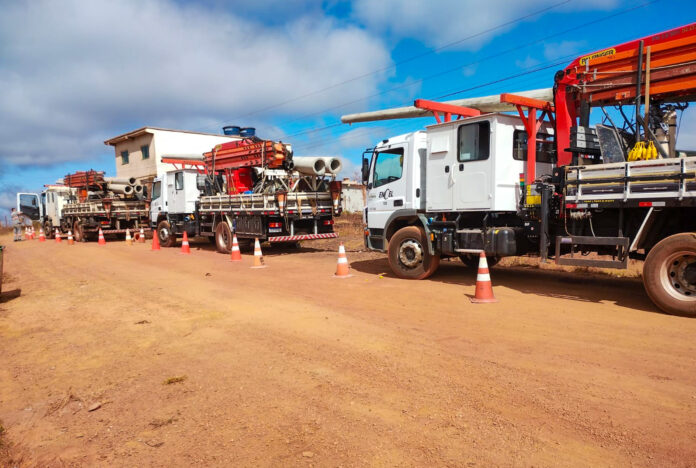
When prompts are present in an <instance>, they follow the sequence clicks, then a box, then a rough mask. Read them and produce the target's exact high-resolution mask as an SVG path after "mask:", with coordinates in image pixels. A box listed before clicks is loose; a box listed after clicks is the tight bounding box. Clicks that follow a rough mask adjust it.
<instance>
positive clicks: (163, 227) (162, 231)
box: [157, 219, 176, 247]
mask: <svg viewBox="0 0 696 468" xmlns="http://www.w3.org/2000/svg"><path fill="white" fill-rule="evenodd" d="M157 237H158V238H159V242H160V245H161V246H162V247H174V244H176V236H175V235H174V233H173V232H172V227H171V225H170V224H169V221H167V220H166V219H163V220H162V221H160V222H159V224H157Z"/></svg>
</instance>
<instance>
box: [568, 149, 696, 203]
mask: <svg viewBox="0 0 696 468" xmlns="http://www.w3.org/2000/svg"><path fill="white" fill-rule="evenodd" d="M565 174H566V175H565V177H566V180H565V183H566V190H565V202H566V208H595V206H593V202H596V203H597V205H598V206H602V207H605V206H607V204H622V205H624V206H626V205H627V204H628V205H633V204H637V205H638V206H665V205H670V204H676V203H682V204H687V203H694V202H696V157H687V158H670V159H654V160H649V161H633V162H620V163H611V164H597V165H588V166H569V167H567V168H566V172H565ZM653 200H657V201H656V202H653ZM648 201H651V202H652V203H651V204H647V203H648ZM584 202H588V203H590V204H589V205H587V203H584ZM631 202H633V203H631ZM569 204H571V205H577V206H568V205H569Z"/></svg>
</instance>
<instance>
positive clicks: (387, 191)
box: [377, 189, 394, 200]
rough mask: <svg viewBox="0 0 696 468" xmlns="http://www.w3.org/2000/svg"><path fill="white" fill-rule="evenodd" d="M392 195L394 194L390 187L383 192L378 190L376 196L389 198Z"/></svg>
mask: <svg viewBox="0 0 696 468" xmlns="http://www.w3.org/2000/svg"><path fill="white" fill-rule="evenodd" d="M393 196H394V192H392V191H391V189H387V190H385V191H384V192H379V195H378V196H377V198H384V199H385V200H386V199H387V198H391V197H393Z"/></svg>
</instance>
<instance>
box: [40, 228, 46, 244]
mask: <svg viewBox="0 0 696 468" xmlns="http://www.w3.org/2000/svg"><path fill="white" fill-rule="evenodd" d="M39 242H46V234H44V232H43V228H39Z"/></svg>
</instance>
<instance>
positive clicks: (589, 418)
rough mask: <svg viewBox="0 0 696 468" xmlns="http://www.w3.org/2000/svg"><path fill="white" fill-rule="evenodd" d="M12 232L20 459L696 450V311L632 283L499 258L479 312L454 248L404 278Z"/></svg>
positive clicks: (244, 460) (624, 456) (13, 444)
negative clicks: (424, 270)
mask: <svg viewBox="0 0 696 468" xmlns="http://www.w3.org/2000/svg"><path fill="white" fill-rule="evenodd" d="M8 241H9V239H8V237H3V238H1V239H0V242H2V243H4V244H5V245H9V248H8V250H7V252H6V256H5V272H6V278H5V283H4V284H3V291H4V292H3V302H2V303H0V420H1V421H2V424H3V426H4V428H5V429H6V434H5V439H4V440H5V442H4V444H6V445H5V447H7V444H10V445H9V447H10V455H9V457H10V458H11V459H12V462H13V464H17V465H19V466H42V467H51V466H194V465H195V466H259V465H260V466H531V465H534V466H631V465H632V466H660V467H663V466H694V464H695V463H696V372H695V371H696V339H695V337H696V320H693V319H691V320H690V319H687V318H680V317H672V316H668V315H663V314H660V313H658V312H657V311H656V310H655V309H654V307H653V306H652V305H651V304H650V302H649V301H648V299H647V297H646V296H645V294H644V292H643V289H642V287H641V284H640V282H639V281H637V280H635V279H612V278H606V277H595V278H593V277H587V276H582V275H572V274H567V273H559V272H550V271H541V270H537V269H522V268H500V267H496V268H494V269H492V272H491V275H492V279H493V284H494V290H495V294H496V295H497V297H498V299H499V300H500V301H499V302H498V303H497V304H490V305H472V304H471V303H470V301H469V299H468V297H467V294H471V293H472V292H473V289H474V279H475V273H473V272H469V271H467V270H465V269H464V267H463V266H462V265H461V264H460V263H459V262H443V266H442V268H441V269H440V271H439V272H438V273H436V275H435V276H434V277H433V278H432V279H431V280H427V281H419V282H414V281H411V282H408V281H404V280H399V279H396V278H394V277H393V276H392V275H391V274H390V273H389V270H388V267H387V264H386V261H385V260H384V259H383V257H382V256H381V255H376V254H368V253H358V252H351V251H349V253H348V259H349V261H350V262H351V266H352V269H353V277H351V278H349V279H345V280H338V279H334V278H332V274H333V272H334V270H335V262H336V254H335V251H334V250H328V249H327V250H323V249H322V248H320V249H314V248H311V245H313V244H308V248H304V249H301V250H300V251H288V252H282V251H279V250H274V251H270V250H266V252H265V253H266V262H267V265H268V268H266V269H261V270H252V269H250V268H249V266H250V264H251V258H250V257H249V256H248V255H245V259H244V263H243V264H233V263H231V262H229V261H228V258H227V257H226V256H224V255H220V254H216V253H215V252H213V251H212V250H211V249H210V247H209V246H208V245H207V244H205V243H200V244H198V243H194V244H193V247H194V248H193V254H192V255H191V256H184V255H181V254H179V253H178V249H167V250H162V251H160V252H150V251H149V245H135V246H132V247H128V246H126V245H125V244H123V243H109V244H108V245H106V246H98V245H96V244H83V245H75V246H68V245H66V243H65V242H64V243H62V244H60V245H57V244H54V243H53V242H48V243H45V244H39V243H38V241H32V242H22V243H17V244H13V243H12V242H8ZM336 244H337V243H333V244H321V245H322V246H323V245H327V246H330V247H331V249H333V248H335V246H336ZM349 245H350V244H349ZM20 289H21V291H19V290H20ZM90 409H92V411H90ZM0 453H2V451H0ZM5 463H10V461H8V460H5ZM0 464H2V463H1V462H0Z"/></svg>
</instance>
